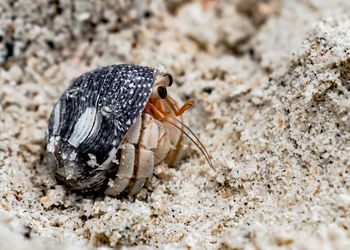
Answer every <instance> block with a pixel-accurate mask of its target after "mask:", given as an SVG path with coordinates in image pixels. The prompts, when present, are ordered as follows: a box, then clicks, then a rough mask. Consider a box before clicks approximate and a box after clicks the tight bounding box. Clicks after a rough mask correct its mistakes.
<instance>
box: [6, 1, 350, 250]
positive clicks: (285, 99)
mask: <svg viewBox="0 0 350 250" xmlns="http://www.w3.org/2000/svg"><path fill="white" fill-rule="evenodd" d="M349 13H350V1H347V0H343V1H341V0H336V1H331V0H328V1H327V0H325V1H321V0H319V1H317V0H267V1H258V0H256V1H254V0H232V1H228V0H217V1H209V0H206V1H205V0H202V1H188V0H170V1H161V0H155V1H141V0H132V1H112V0H97V1H92V0H91V1H83V0H79V1H78V0H76V1H70V0H36V1H28V0H18V1H11V0H4V1H1V2H0V194H1V199H0V239H1V240H0V248H1V249H95V248H100V249H108V248H109V247H110V248H117V249H118V248H123V247H130V248H132V247H139V248H143V249H144V248H150V249H151V248H156V247H157V248H161V249H192V248H193V249H204V248H206V249H280V248H282V249H350V119H349V118H350V117H349V111H350V15H349ZM119 63H134V64H140V65H147V66H152V67H155V66H157V65H159V64H161V65H164V66H166V68H167V70H168V72H169V73H171V74H172V75H173V76H174V79H175V84H174V86H173V87H172V93H174V94H175V95H177V96H178V97H179V98H180V100H182V102H184V101H187V100H188V99H192V98H193V99H196V100H197V102H196V104H195V105H194V107H193V108H192V109H191V110H189V111H188V112H187V113H186V114H185V120H186V122H187V124H188V125H189V126H190V127H191V128H192V129H193V130H194V131H195V132H196V133H197V134H198V135H199V136H200V138H201V139H202V141H203V142H204V143H205V144H206V145H207V149H208V150H209V151H210V152H211V154H212V156H213V162H214V169H210V167H209V166H208V165H207V164H206V162H205V159H204V157H203V156H202V155H200V154H199V153H198V152H197V150H196V148H195V147H194V146H193V145H191V144H189V148H188V149H189V150H188V151H189V158H187V159H185V160H184V161H182V162H181V164H179V165H178V166H177V167H176V168H167V166H165V165H160V166H158V167H157V168H156V170H155V175H154V177H153V178H152V179H151V180H150V182H149V183H148V184H147V186H146V187H145V188H144V189H143V190H142V191H141V192H140V193H139V194H138V195H137V196H136V197H134V198H128V197H121V198H119V199H117V198H111V197H108V196H106V197H104V196H100V197H82V196H80V195H77V194H74V193H71V192H70V191H69V190H66V189H65V188H64V187H62V186H60V185H57V183H56V180H55V178H54V176H53V173H52V171H51V170H50V169H49V168H48V167H47V165H46V159H45V151H44V147H45V145H44V137H45V130H46V128H47V119H48V117H49V114H50V112H51V110H52V108H53V105H54V103H55V102H56V101H57V99H58V97H59V96H60V95H61V93H62V92H63V91H64V89H65V88H66V87H67V86H68V85H69V83H70V81H71V80H72V79H73V78H74V77H76V76H79V75H80V74H82V73H84V72H86V71H88V70H90V69H94V68H98V67H101V66H105V65H109V64H119Z"/></svg>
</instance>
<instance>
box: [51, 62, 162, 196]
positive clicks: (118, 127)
mask: <svg viewBox="0 0 350 250" xmlns="http://www.w3.org/2000/svg"><path fill="white" fill-rule="evenodd" d="M156 73H157V70H156V69H154V68H150V67H143V66H137V65H129V64H122V65H112V66H108V67H103V68H100V69H96V70H93V71H90V72H88V73H85V74H83V75H82V76H80V77H78V78H77V79H76V80H74V81H73V83H72V84H71V85H70V86H69V87H68V88H67V89H66V90H65V91H64V93H63V94H62V96H61V97H60V98H59V100H58V102H57V103H56V105H55V107H54V109H53V111H52V113H51V116H50V119H49V121H48V135H47V159H48V164H49V165H50V166H52V167H53V168H54V171H55V173H56V176H57V178H58V179H59V180H60V181H61V182H63V183H65V184H66V185H68V186H69V187H70V188H71V189H74V190H81V191H92V190H97V189H99V188H100V187H101V186H102V185H103V184H104V183H105V182H106V181H107V180H108V178H107V177H108V175H109V174H111V172H113V171H114V170H113V167H111V162H112V160H113V159H114V158H115V157H116V154H117V152H118V147H119V146H120V144H121V143H122V141H123V138H124V137H125V135H126V133H127V132H128V130H129V129H130V127H131V126H132V125H133V124H134V123H135V121H136V120H137V119H138V118H139V117H140V116H141V113H142V111H143V110H144V108H145V106H146V104H147V101H148V99H149V98H150V95H151V93H152V88H153V86H154V84H155V76H156Z"/></svg>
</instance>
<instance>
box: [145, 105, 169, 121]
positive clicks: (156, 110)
mask: <svg viewBox="0 0 350 250" xmlns="http://www.w3.org/2000/svg"><path fill="white" fill-rule="evenodd" d="M145 110H146V111H153V113H154V114H155V115H157V116H158V117H159V118H160V119H161V120H165V115H164V114H163V113H162V112H161V111H159V109H158V108H157V107H156V106H154V104H152V103H150V102H148V103H147V104H146V108H145Z"/></svg>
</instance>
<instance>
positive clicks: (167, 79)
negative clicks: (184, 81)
mask: <svg viewBox="0 0 350 250" xmlns="http://www.w3.org/2000/svg"><path fill="white" fill-rule="evenodd" d="M171 85H173V77H172V75H170V74H164V75H162V76H157V79H156V82H155V86H165V87H170V86H171Z"/></svg>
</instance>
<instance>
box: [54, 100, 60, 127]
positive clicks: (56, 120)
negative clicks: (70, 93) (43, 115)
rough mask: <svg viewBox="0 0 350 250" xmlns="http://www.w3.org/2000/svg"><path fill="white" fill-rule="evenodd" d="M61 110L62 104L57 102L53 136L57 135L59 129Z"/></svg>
mask: <svg viewBox="0 0 350 250" xmlns="http://www.w3.org/2000/svg"><path fill="white" fill-rule="evenodd" d="M60 109H61V102H60V101H59V102H57V104H56V106H55V110H54V119H53V132H52V133H53V134H57V132H58V127H59V125H60Z"/></svg>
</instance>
